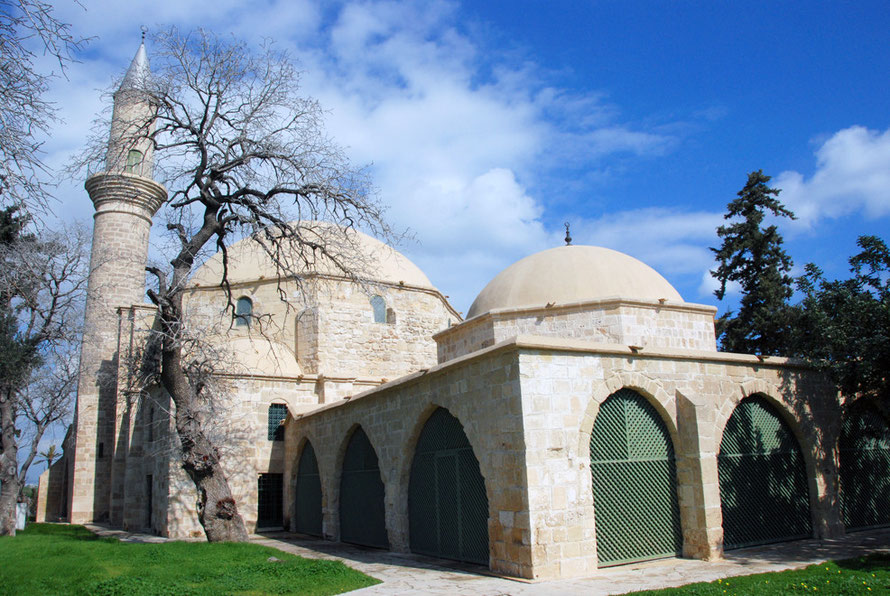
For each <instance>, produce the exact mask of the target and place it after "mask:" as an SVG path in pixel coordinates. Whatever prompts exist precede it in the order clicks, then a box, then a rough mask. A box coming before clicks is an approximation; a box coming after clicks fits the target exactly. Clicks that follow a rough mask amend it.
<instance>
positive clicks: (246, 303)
mask: <svg viewBox="0 0 890 596" xmlns="http://www.w3.org/2000/svg"><path fill="white" fill-rule="evenodd" d="M252 314H253V302H252V301H251V299H250V298H248V297H247V296H242V297H241V298H238V301H237V302H236V303H235V325H237V326H238V327H241V326H242V325H244V326H249V325H250V317H251V315H252Z"/></svg>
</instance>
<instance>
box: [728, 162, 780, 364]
mask: <svg viewBox="0 0 890 596" xmlns="http://www.w3.org/2000/svg"><path fill="white" fill-rule="evenodd" d="M769 181H770V177H769V176H766V175H764V173H763V170H757V171H756V172H751V173H750V174H748V182H747V184H745V187H744V188H743V189H742V190H741V191H739V193H738V198H737V199H735V200H734V201H732V202H731V203H729V205H727V213H726V215H724V219H728V220H734V223H731V224H729V225H724V226H720V227H719V228H717V235H718V236H719V237H720V238H721V239H722V241H723V244H722V245H721V246H720V248H712V249H711V250H712V251H714V255H715V257H716V260H717V262H718V264H719V265H718V267H717V269H716V270H715V271H711V274H712V275H713V276H714V278H715V279H717V281H719V282H720V288H719V289H718V290H716V291H715V292H714V295H715V296H717V299H718V300H723V298H724V297H725V295H726V288H727V285H728V284H729V283H731V282H734V283H738V284H739V286H740V287H741V292H742V298H741V301H740V305H739V310H738V314H736V315H735V316H733V313H732V312H731V311H729V312H727V313H726V314H724V315H723V316H722V317H720V318H719V319H718V320H717V333H718V337H719V338H720V343H721V347H722V349H723V350H726V351H729V352H743V353H753V354H766V355H777V354H782V353H785V352H786V351H787V349H788V347H789V345H790V319H791V313H790V307H789V305H788V299H789V298H790V297H791V294H792V282H793V280H792V278H791V276H790V275H789V273H790V271H791V266H792V261H791V257H789V256H788V254H787V253H786V252H785V251H784V250H783V248H782V243H783V241H782V236H781V234H779V232H778V230H777V228H776V226H775V225H770V226H766V227H764V223H763V220H764V218H765V216H766V214H767V213H771V214H772V215H774V216H776V217H788V218H791V219H794V214H793V213H792V212H791V211H789V210H788V209H786V208H785V206H784V205H782V203H781V201H779V199H778V198H777V197H778V195H779V192H780V191H779V189H776V188H770V187H768V186H767V185H766V183H767V182H769Z"/></svg>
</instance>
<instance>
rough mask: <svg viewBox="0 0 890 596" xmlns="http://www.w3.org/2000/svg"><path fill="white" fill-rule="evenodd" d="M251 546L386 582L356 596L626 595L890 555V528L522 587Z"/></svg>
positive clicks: (363, 557) (306, 543)
mask: <svg viewBox="0 0 890 596" xmlns="http://www.w3.org/2000/svg"><path fill="white" fill-rule="evenodd" d="M251 541H252V542H255V543H257V544H264V545H266V546H271V547H274V548H278V549H280V550H283V551H287V552H290V553H294V554H298V555H300V556H303V557H307V558H320V559H335V560H339V561H343V562H344V563H345V564H347V565H349V566H350V567H352V568H354V569H358V570H359V571H361V572H362V573H366V574H368V575H370V576H372V577H376V578H377V579H380V580H382V581H383V583H381V584H378V585H376V586H372V587H370V588H364V589H362V590H357V591H355V592H351V594H357V595H362V596H366V595H367V596H370V595H372V594H443V595H444V594H449V595H451V594H457V595H467V596H501V595H505V594H511V595H512V594H516V595H520V596H544V595H547V596H550V595H553V594H564V595H567V596H573V595H578V596H580V595H582V594H583V595H584V596H595V595H599V594H624V593H626V592H631V591H636V590H650V589H656V588H668V587H674V586H682V585H685V584H690V583H695V582H703V581H714V580H717V579H719V578H726V577H733V576H736V575H750V574H753V573H764V572H767V571H782V570H784V569H795V568H799V567H806V566H807V565H812V564H814V563H821V562H823V561H827V560H830V559H848V558H852V557H856V556H859V555H862V554H865V553H869V552H875V551H881V550H884V551H888V552H890V528H884V529H880V530H872V531H868V532H856V533H853V534H850V535H849V536H846V537H845V538H841V539H835V540H821V541H820V540H799V541H796V542H786V543H782V544H774V545H769V546H762V547H755V548H748V549H740V550H735V551H731V552H730V553H729V554H727V556H726V558H725V559H724V560H722V561H713V562H706V561H696V560H692V559H661V560H658V561H649V562H647V563H639V564H631V565H622V566H619V567H609V568H606V569H602V570H600V571H598V572H597V574H596V575H595V576H593V577H589V578H584V579H572V580H555V581H542V582H534V583H529V582H523V581H517V580H512V579H506V578H502V577H493V576H491V575H490V574H488V571H487V570H486V569H484V568H481V567H476V566H472V565H461V564H457V563H455V564H453V565H452V564H450V563H449V562H447V561H442V560H440V559H431V558H429V557H423V556H419V555H412V554H402V553H392V552H389V551H382V550H376V549H370V548H369V549H365V548H360V547H356V546H351V545H348V544H342V543H337V542H326V541H324V540H310V539H305V538H302V537H297V536H295V535H293V534H287V533H284V532H282V533H275V534H265V535H263V536H254V537H252V538H251Z"/></svg>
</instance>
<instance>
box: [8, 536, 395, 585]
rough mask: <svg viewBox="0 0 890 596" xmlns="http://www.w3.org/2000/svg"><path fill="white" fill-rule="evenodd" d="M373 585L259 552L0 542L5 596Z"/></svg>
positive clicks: (97, 541) (339, 568) (226, 547)
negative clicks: (11, 595)
mask: <svg viewBox="0 0 890 596" xmlns="http://www.w3.org/2000/svg"><path fill="white" fill-rule="evenodd" d="M269 557H276V558H278V559H280V562H274V561H273V562H270V561H269V560H268V559H269ZM376 583H379V582H378V581H377V580H375V579H373V578H370V577H368V576H367V575H364V574H362V573H359V572H358V571H355V570H353V569H350V568H349V567H347V566H346V565H343V564H342V563H340V562H335V561H318V560H310V559H303V558H300V557H297V556H294V555H290V554H287V553H283V552H281V551H279V550H275V549H272V548H267V547H264V546H259V545H257V544H208V543H195V542H166V543H161V544H137V543H129V542H120V541H118V540H116V539H114V538H97V537H96V536H94V535H93V534H92V533H91V532H90V531H89V530H87V529H86V528H84V527H82V526H63V525H49V524H32V525H29V526H28V528H27V529H26V530H25V531H24V532H19V533H18V535H17V536H16V537H14V538H10V537H0V594H4V595H5V594H16V595H20V594H90V595H96V596H101V595H112V594H177V595H179V594H213V595H214V596H222V595H223V594H339V593H341V592H347V591H349V590H356V589H358V588H363V587H365V586H371V585H374V584H376Z"/></svg>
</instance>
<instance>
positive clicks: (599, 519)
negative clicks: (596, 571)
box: [589, 388, 683, 566]
mask: <svg viewBox="0 0 890 596" xmlns="http://www.w3.org/2000/svg"><path fill="white" fill-rule="evenodd" d="M589 449H590V473H591V480H592V490H593V502H594V510H595V515H596V533H597V558H598V560H599V565H600V566H608V565H616V564H620V563H628V562H632V561H642V560H647V559H653V558H658V557H665V556H679V555H680V554H681V552H682V547H683V540H682V532H681V529H680V508H679V504H678V500H677V466H676V459H675V456H674V446H673V441H672V440H671V436H670V433H669V431H668V427H667V425H666V424H665V422H664V419H663V418H662V416H661V414H660V413H659V412H658V410H656V408H655V407H654V406H653V405H652V404H651V403H650V402H649V401H648V400H647V399H646V398H644V397H643V396H642V395H640V394H639V393H637V392H636V391H633V390H632V389H628V388H623V389H620V390H618V391H616V392H615V393H613V394H612V395H610V396H609V397H608V398H606V400H605V401H604V402H603V403H602V404H601V405H600V407H599V411H598V413H597V416H596V419H595V421H594V424H593V429H592V432H591V436H590V444H589Z"/></svg>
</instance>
